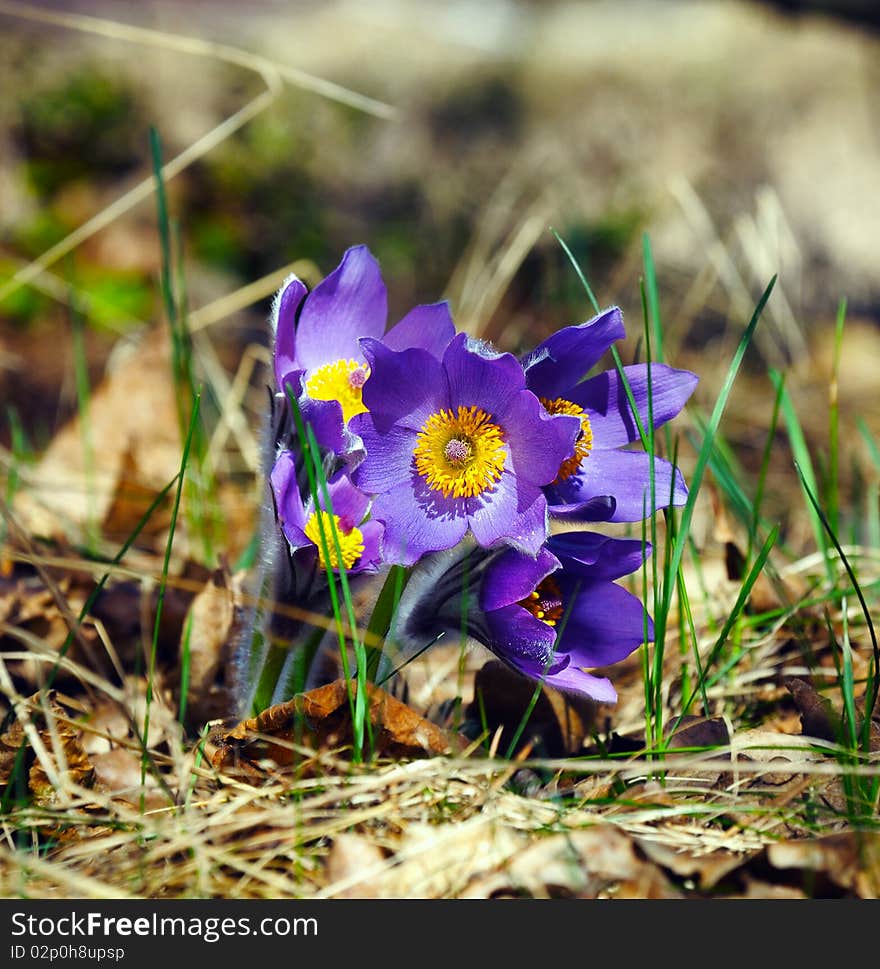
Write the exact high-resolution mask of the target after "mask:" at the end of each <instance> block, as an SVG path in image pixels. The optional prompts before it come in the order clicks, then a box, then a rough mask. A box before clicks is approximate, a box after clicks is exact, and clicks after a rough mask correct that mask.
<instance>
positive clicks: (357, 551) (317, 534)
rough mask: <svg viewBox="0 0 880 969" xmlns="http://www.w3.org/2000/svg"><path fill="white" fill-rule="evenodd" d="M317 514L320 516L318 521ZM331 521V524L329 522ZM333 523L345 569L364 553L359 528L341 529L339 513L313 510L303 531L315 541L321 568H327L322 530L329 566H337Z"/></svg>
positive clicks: (337, 558)
mask: <svg viewBox="0 0 880 969" xmlns="http://www.w3.org/2000/svg"><path fill="white" fill-rule="evenodd" d="M318 516H320V521H319V518H318ZM331 523H332V524H331ZM333 525H335V526H336V535H337V537H338V539H339V551H340V552H341V553H342V564H343V566H344V567H345V568H346V569H350V568H351V567H352V566H353V565H354V563H355V562H357V560H358V559H359V558H360V557H361V556H362V555H363V554H364V536H363V535H362V534H361V532H360V529H358V528H352V529H351V531H349V532H346V531H343V528H342V522H341V521H340V519H339V515H330V514H328V513H327V512H326V511H319V512H313V513H312V514H311V515H310V516H309V520H308V521H307V522H306V527H305V528H304V529H303V531H304V532H305V533H306V536H307V537H308V538H309V539H310V540H311V541H313V542H314V543H315V545H316V546H317V548H318V560H319V561H320V563H321V566H322V568H324V569H326V568H327V559H326V558H325V557H324V547H323V543H322V542H321V529H322V527H323V531H324V541H326V543H327V551H328V552H329V554H330V567H331V568H333V569H338V568H339V555H338V554H337V552H336V542H335V541H334V540H333Z"/></svg>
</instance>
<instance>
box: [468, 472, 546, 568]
mask: <svg viewBox="0 0 880 969" xmlns="http://www.w3.org/2000/svg"><path fill="white" fill-rule="evenodd" d="M464 500H466V501H467V510H468V522H469V524H470V527H471V531H472V532H473V534H474V538H475V539H476V540H477V542H478V543H479V544H480V545H482V546H483V547H484V548H491V547H492V546H493V545H497V544H500V543H502V542H506V543H507V544H509V545H512V546H513V547H514V548H517V549H519V550H520V551H523V552H526V553H527V554H529V555H537V554H538V550H539V549H540V548H541V546H542V545H543V544H544V539H546V537H547V499H546V498H545V497H544V494H543V492H542V491H541V489H540V488H539V487H538V486H537V485H533V484H531V483H530V482H528V481H521V480H519V479H518V478H517V476H516V475H514V474H512V473H510V472H507V471H505V472H503V473H502V475H501V477H500V478H499V480H498V481H497V482H496V484H495V487H494V488H492V489H491V490H486V491H484V492H483V493H482V494H480V495H477V496H476V497H475V498H467V499H464Z"/></svg>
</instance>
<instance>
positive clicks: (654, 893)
mask: <svg viewBox="0 0 880 969" xmlns="http://www.w3.org/2000/svg"><path fill="white" fill-rule="evenodd" d="M467 894H468V897H486V896H490V895H491V896H499V895H503V894H514V895H523V894H526V895H528V896H531V897H533V898H548V897H549V898H553V897H560V896H563V897H566V896H567V897H571V896H575V897H578V898H596V897H598V896H599V895H600V894H601V895H608V894H613V895H614V896H615V897H618V898H678V897H680V893H679V892H678V891H677V889H675V887H674V886H673V885H672V883H671V882H670V881H669V879H668V878H667V877H666V876H665V875H664V874H663V872H662V871H661V870H660V868H659V867H658V866H657V865H656V864H654V862H652V861H649V860H647V859H646V858H645V857H644V855H643V854H642V852H641V850H640V848H639V847H638V845H637V844H636V843H635V842H634V841H633V840H632V839H631V838H630V837H629V836H628V835H626V834H624V833H623V832H622V831H620V830H619V829H618V828H616V827H614V826H613V825H610V824H600V825H597V826H596V827H593V828H587V829H585V830H582V831H572V832H569V833H566V834H557V835H552V836H551V837H548V838H544V839H542V840H541V841H538V842H536V843H535V844H532V845H531V846H530V847H528V848H526V849H525V850H524V851H521V852H519V853H518V854H516V855H514V856H513V857H512V858H511V860H510V862H509V864H508V865H507V867H506V870H505V872H504V873H503V874H499V875H496V876H493V877H490V878H487V879H481V880H480V881H479V882H478V883H475V884H474V885H472V886H471V887H470V889H469V890H468V893H467Z"/></svg>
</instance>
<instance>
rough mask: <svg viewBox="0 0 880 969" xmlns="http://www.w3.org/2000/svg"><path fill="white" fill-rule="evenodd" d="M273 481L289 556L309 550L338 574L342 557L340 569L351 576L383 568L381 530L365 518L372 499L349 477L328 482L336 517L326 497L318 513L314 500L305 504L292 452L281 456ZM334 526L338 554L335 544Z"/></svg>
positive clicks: (273, 473) (320, 503)
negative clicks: (288, 546)
mask: <svg viewBox="0 0 880 969" xmlns="http://www.w3.org/2000/svg"><path fill="white" fill-rule="evenodd" d="M270 481H271V484H272V494H273V497H274V499H275V508H276V513H277V517H278V522H279V523H280V525H281V529H282V531H283V532H284V537H285V538H286V539H287V542H288V544H289V545H290V548H291V551H293V552H298V551H300V550H307V552H306V554H308V555H310V556H311V557H312V558H315V557H316V558H317V561H318V562H319V563H320V565H321V567H322V568H324V569H326V568H327V566H328V562H329V565H330V567H331V568H333V569H336V570H338V569H339V567H340V555H339V553H340V552H341V563H342V566H343V567H344V568H345V569H346V571H347V572H351V573H353V574H354V573H358V572H375V571H376V570H377V569H378V568H379V566H380V565H381V564H382V525H381V524H380V523H379V522H378V521H374V520H372V519H368V518H367V512H368V509H369V504H370V499H369V497H368V496H367V495H365V494H364V493H363V492H362V491H359V490H358V489H357V488H356V487H355V486H354V485H353V484H352V483H351V481H350V480H349V478H348V476H347V475H346V474H344V473H343V472H339V473H338V474H337V475H335V476H334V477H333V478H331V479H330V480H329V481H328V482H327V491H328V493H329V495H330V506H331V507H332V509H333V513H332V515H331V514H330V512H329V511H327V509H326V505H325V502H324V500H323V495H320V496H319V497H320V500H319V502H318V507H317V508H316V507H315V502H314V500H313V499H312V498H311V497H309V499H308V501H307V502H305V503H303V500H302V495H301V494H300V489H299V486H298V484H297V475H296V460H295V458H294V455H293V454H292V452H290V451H282V452H281V453H280V454H279V455H278V459H277V460H276V462H275V466H274V467H273V468H272V472H271V474H270ZM365 519H366V520H365ZM334 524H335V528H336V534H337V537H338V540H339V552H337V549H336V543H335V541H334V540H333V526H334ZM322 528H323V533H324V541H322V537H321V532H322ZM325 542H326V546H327V554H326V555H325V552H324V543H325Z"/></svg>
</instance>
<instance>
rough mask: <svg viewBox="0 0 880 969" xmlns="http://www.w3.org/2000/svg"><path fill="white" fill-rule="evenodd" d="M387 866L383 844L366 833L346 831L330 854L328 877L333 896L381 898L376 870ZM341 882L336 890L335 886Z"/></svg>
mask: <svg viewBox="0 0 880 969" xmlns="http://www.w3.org/2000/svg"><path fill="white" fill-rule="evenodd" d="M384 867H386V862H385V855H384V854H383V853H382V850H381V848H379V846H378V845H376V844H374V843H373V842H372V841H368V840H367V839H366V838H365V837H363V835H359V834H348V833H346V832H343V833H342V834H338V835H336V837H335V838H334V839H333V847H332V848H331V849H330V854H329V855H328V856H327V879H328V881H329V882H330V885H331V890H330V892H329V894H331V895H332V896H333V897H334V898H381V897H382V896H381V892H380V889H379V886H378V884H377V883H376V878H375V874H376V873H378V872H380V871H382V869H383V868H384ZM334 885H339V886H340V887H339V889H338V890H336V891H334V890H333V889H332V886H334Z"/></svg>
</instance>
